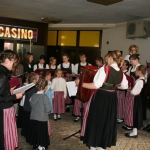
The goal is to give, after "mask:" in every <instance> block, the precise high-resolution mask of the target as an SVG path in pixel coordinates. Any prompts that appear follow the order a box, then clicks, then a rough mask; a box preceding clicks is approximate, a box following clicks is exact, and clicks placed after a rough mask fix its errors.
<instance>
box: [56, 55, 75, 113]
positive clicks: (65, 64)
mask: <svg viewBox="0 0 150 150" xmlns="http://www.w3.org/2000/svg"><path fill="white" fill-rule="evenodd" d="M62 60H63V63H62V64H59V65H58V66H57V68H59V69H61V70H62V71H65V72H67V74H66V77H65V79H66V81H72V76H74V74H73V73H74V70H75V69H74V65H73V64H71V63H70V62H69V55H68V54H66V53H64V54H63V55H62ZM65 103H66V112H69V111H70V107H69V105H70V104H71V103H72V100H71V98H70V97H69V95H68V93H67V98H66V101H65Z"/></svg>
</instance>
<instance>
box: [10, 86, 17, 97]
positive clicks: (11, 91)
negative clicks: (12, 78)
mask: <svg viewBox="0 0 150 150" xmlns="http://www.w3.org/2000/svg"><path fill="white" fill-rule="evenodd" d="M15 88H16V86H14V87H13V88H11V89H10V93H11V95H12V94H13V91H14V89H15Z"/></svg>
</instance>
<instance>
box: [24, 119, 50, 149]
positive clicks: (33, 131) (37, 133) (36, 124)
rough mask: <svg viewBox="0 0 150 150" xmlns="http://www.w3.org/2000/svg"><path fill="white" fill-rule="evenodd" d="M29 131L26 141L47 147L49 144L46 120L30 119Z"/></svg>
mask: <svg viewBox="0 0 150 150" xmlns="http://www.w3.org/2000/svg"><path fill="white" fill-rule="evenodd" d="M29 130H30V132H28V135H27V138H26V141H27V142H28V143H29V144H31V145H40V146H44V147H47V146H49V145H50V138H49V134H48V123H47V121H44V122H42V121H37V120H30V129H29Z"/></svg>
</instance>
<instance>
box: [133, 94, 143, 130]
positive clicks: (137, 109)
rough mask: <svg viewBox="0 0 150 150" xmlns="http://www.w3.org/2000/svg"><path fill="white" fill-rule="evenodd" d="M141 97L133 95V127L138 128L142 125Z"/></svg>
mask: <svg viewBox="0 0 150 150" xmlns="http://www.w3.org/2000/svg"><path fill="white" fill-rule="evenodd" d="M142 107H143V106H142V99H141V96H140V95H138V96H135V97H134V107H133V128H138V129H140V128H141V127H143V111H142V109H143V108H142Z"/></svg>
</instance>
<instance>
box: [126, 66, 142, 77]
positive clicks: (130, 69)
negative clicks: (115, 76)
mask: <svg viewBox="0 0 150 150" xmlns="http://www.w3.org/2000/svg"><path fill="white" fill-rule="evenodd" d="M140 65H141V64H140V63H139V64H137V65H136V66H135V67H132V66H131V67H130V68H129V70H128V72H127V73H126V74H127V75H130V71H131V72H135V71H136V68H137V67H138V66H140Z"/></svg>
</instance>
